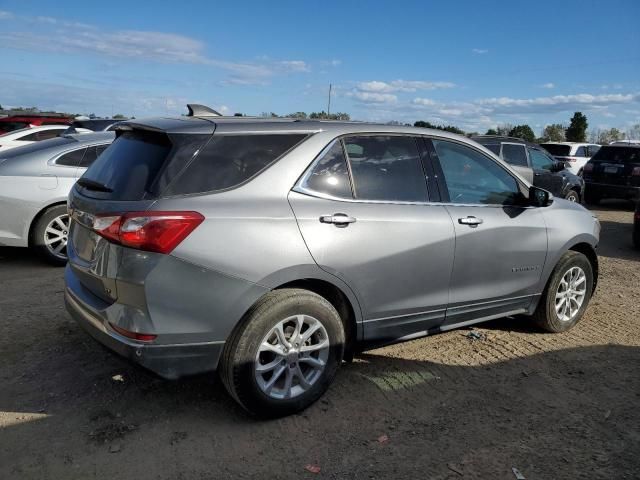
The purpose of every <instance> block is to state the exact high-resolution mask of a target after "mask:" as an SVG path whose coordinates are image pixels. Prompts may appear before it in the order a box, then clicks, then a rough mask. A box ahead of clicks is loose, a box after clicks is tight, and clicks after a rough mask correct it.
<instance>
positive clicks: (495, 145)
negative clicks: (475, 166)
mask: <svg viewBox="0 0 640 480" xmlns="http://www.w3.org/2000/svg"><path fill="white" fill-rule="evenodd" d="M484 146H485V147H486V148H488V149H489V150H491V151H492V152H493V153H495V154H496V155H497V156H498V157H499V156H500V146H501V145H500V144H499V143H491V144H487V145H484Z"/></svg>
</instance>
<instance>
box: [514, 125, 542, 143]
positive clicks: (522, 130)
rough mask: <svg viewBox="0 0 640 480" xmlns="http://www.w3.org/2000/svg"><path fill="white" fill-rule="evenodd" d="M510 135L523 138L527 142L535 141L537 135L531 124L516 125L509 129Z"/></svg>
mask: <svg viewBox="0 0 640 480" xmlns="http://www.w3.org/2000/svg"><path fill="white" fill-rule="evenodd" d="M509 136H510V137H516V138H522V139H523V140H526V141H527V142H535V140H536V135H535V133H533V130H532V129H531V127H530V126H529V125H516V126H515V127H513V128H512V129H511V130H510V131H509Z"/></svg>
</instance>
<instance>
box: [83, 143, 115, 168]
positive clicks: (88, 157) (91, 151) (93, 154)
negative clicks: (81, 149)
mask: <svg viewBox="0 0 640 480" xmlns="http://www.w3.org/2000/svg"><path fill="white" fill-rule="evenodd" d="M108 146H109V145H97V146H95V147H89V148H87V151H86V152H85V154H84V156H83V157H82V160H81V161H80V163H79V164H78V166H79V167H80V168H87V167H89V166H90V165H91V164H92V163H93V162H95V161H96V159H97V158H98V157H99V156H100V154H101V153H102V152H104V151H105V150H106V148H107V147H108Z"/></svg>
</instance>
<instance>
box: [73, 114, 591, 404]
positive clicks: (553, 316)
mask: <svg viewBox="0 0 640 480" xmlns="http://www.w3.org/2000/svg"><path fill="white" fill-rule="evenodd" d="M116 135H117V137H116V140H115V142H114V143H113V144H112V145H111V146H110V147H109V148H108V149H107V150H105V151H104V153H103V154H102V155H100V157H99V158H98V159H97V160H96V161H95V162H94V163H93V164H92V165H91V167H90V168H89V169H88V170H87V171H86V173H85V174H84V175H83V176H82V177H81V178H80V180H79V181H78V182H77V183H76V185H75V186H74V187H73V189H72V191H71V193H70V196H69V204H68V208H69V215H70V218H71V225H70V232H69V240H68V245H67V254H68V257H69V262H68V265H67V267H66V270H65V281H66V288H65V301H66V306H67V309H68V311H69V312H70V313H71V315H72V316H73V317H74V318H75V319H76V320H77V321H78V322H79V323H80V324H81V325H82V326H83V327H84V328H85V329H86V330H87V331H88V332H89V333H90V334H91V335H92V336H93V337H94V338H95V339H96V340H98V341H99V342H101V343H102V344H104V345H106V346H107V347H109V348H110V349H112V350H114V351H115V352H117V353H119V354H121V355H123V356H125V357H128V358H129V359H131V360H133V361H134V362H137V363H138V364H140V365H142V366H144V367H146V368H147V369H149V370H152V371H153V372H155V373H157V374H159V375H160V376H162V377H165V378H168V379H174V378H179V377H182V376H185V375H191V374H197V373H203V372H210V371H214V370H217V371H218V374H219V375H220V377H221V379H222V381H223V383H224V385H225V386H226V388H227V389H228V391H229V392H230V394H231V395H232V396H233V397H234V398H235V399H236V400H237V401H238V402H239V403H240V404H241V405H242V406H243V407H244V408H245V409H246V410H248V411H249V412H251V413H253V414H256V415H260V416H281V415H287V414H290V413H293V412H296V411H299V410H301V409H304V408H305V407H307V406H308V405H310V404H311V403H313V402H314V401H315V400H317V399H318V398H319V397H320V396H321V395H322V394H323V393H324V392H325V391H326V389H327V388H328V386H329V384H330V383H331V382H332V380H333V378H334V376H335V374H336V371H337V369H338V367H339V366H340V364H341V363H342V361H343V360H350V359H351V358H352V356H353V354H354V352H359V351H362V350H365V349H367V348H371V347H373V346H380V345H383V344H389V343H393V342H399V341H403V340H409V339H413V338H417V337H420V336H424V335H430V334H433V333H437V332H442V331H446V330H450V329H453V328H457V327H461V326H466V325H470V324H473V323H476V322H482V321H486V320H489V319H493V318H498V317H504V316H510V315H516V314H523V315H529V316H531V317H532V318H533V319H534V320H535V322H536V323H537V324H538V325H539V326H540V327H541V328H543V329H545V330H547V331H550V332H563V331H566V330H568V329H570V328H571V327H573V326H574V325H575V324H576V323H577V322H578V321H579V320H580V318H581V317H582V316H583V314H584V311H585V309H586V308H587V304H588V302H589V299H590V297H591V295H592V293H593V290H594V288H595V284H596V280H597V275H598V264H597V256H596V253H595V248H596V245H597V243H598V237H599V230H600V225H599V223H598V221H597V220H596V219H595V218H594V217H593V216H592V215H591V214H590V213H589V212H588V211H587V210H586V209H584V208H583V207H582V206H580V205H578V204H576V203H572V202H568V201H566V200H562V199H554V198H553V196H552V195H551V194H550V193H549V192H547V191H545V190H542V189H540V188H537V187H534V186H531V185H529V184H528V183H527V181H526V180H524V179H523V178H521V177H520V176H519V175H518V174H517V173H516V172H514V171H513V170H512V169H511V168H510V167H509V166H508V165H507V164H506V163H504V162H503V161H502V160H500V159H499V158H498V157H496V156H495V155H494V154H493V153H492V152H490V151H489V150H487V149H486V148H484V147H482V146H480V145H479V144H477V143H475V142H473V141H471V140H469V139H467V138H464V137H461V136H457V135H453V134H449V133H446V132H442V131H436V130H425V129H418V128H413V127H401V126H388V125H373V124H365V123H347V122H323V121H299V120H292V119H252V118H225V117H213V116H208V115H206V114H205V115H191V116H187V117H182V118H173V119H172V118H154V119H145V120H138V119H136V120H131V121H126V122H123V123H120V124H119V125H118V127H117V128H116ZM518 318H522V317H518Z"/></svg>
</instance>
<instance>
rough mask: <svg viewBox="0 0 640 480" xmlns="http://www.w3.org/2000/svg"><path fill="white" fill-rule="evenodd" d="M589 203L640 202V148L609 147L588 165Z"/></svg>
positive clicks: (632, 146) (586, 167)
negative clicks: (603, 199)
mask: <svg viewBox="0 0 640 480" xmlns="http://www.w3.org/2000/svg"><path fill="white" fill-rule="evenodd" d="M583 175H584V181H585V183H586V185H587V195H586V197H585V200H586V202H587V203H592V204H596V203H598V202H599V201H600V200H601V199H602V198H620V199H625V200H640V145H605V146H604V147H602V148H601V149H600V150H598V153H596V154H595V155H594V156H593V157H591V160H589V161H588V162H587V163H586V165H585V166H584V174H583Z"/></svg>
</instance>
